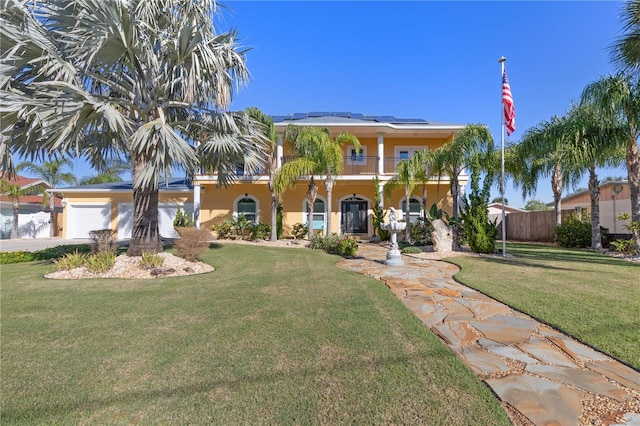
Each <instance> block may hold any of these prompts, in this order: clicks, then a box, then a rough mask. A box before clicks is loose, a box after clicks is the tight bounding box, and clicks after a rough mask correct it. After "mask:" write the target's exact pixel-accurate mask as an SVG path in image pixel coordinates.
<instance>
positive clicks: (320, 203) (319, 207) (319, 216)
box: [302, 198, 327, 231]
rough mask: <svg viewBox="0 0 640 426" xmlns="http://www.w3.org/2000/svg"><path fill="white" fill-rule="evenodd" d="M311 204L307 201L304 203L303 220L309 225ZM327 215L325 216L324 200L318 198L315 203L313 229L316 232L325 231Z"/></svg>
mask: <svg viewBox="0 0 640 426" xmlns="http://www.w3.org/2000/svg"><path fill="white" fill-rule="evenodd" d="M308 206H309V204H308V202H307V201H306V200H305V202H304V206H303V208H304V213H303V215H302V216H303V220H304V223H308V220H309V218H308V213H307V212H308V211H309V208H308ZM326 218H327V216H326V214H325V209H324V200H322V199H320V198H316V201H315V202H314V203H313V229H314V231H322V230H324V229H325V226H326Z"/></svg>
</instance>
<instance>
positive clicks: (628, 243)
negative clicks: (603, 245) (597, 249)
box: [609, 239, 638, 254]
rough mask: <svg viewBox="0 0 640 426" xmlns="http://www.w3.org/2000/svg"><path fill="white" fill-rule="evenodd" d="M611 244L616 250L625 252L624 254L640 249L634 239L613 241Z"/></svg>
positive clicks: (633, 252)
mask: <svg viewBox="0 0 640 426" xmlns="http://www.w3.org/2000/svg"><path fill="white" fill-rule="evenodd" d="M609 246H610V247H612V248H613V250H614V251H617V252H620V253H624V254H637V253H638V250H637V249H636V244H635V242H634V241H633V239H629V240H615V241H611V243H609Z"/></svg>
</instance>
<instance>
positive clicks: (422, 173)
mask: <svg viewBox="0 0 640 426" xmlns="http://www.w3.org/2000/svg"><path fill="white" fill-rule="evenodd" d="M427 152H428V151H426V150H423V151H418V152H416V153H414V154H413V155H412V156H411V158H409V159H408V160H401V161H400V162H399V163H398V165H397V166H396V174H395V175H394V176H393V177H392V178H391V179H390V180H389V181H388V182H387V183H385V184H384V187H383V191H384V194H385V197H386V198H391V194H392V193H393V192H394V191H396V190H397V189H402V190H404V199H405V202H404V217H405V220H406V221H407V227H406V228H405V240H406V241H410V240H411V225H410V224H409V215H410V213H411V208H410V204H411V203H410V201H411V196H412V195H413V193H414V191H415V189H416V187H417V186H418V185H420V184H423V204H424V203H426V181H428V179H429V177H428V173H429V172H428V170H429V168H428V166H427V161H428V157H427ZM423 207H424V206H423ZM425 208H426V207H425ZM425 211H426V210H425Z"/></svg>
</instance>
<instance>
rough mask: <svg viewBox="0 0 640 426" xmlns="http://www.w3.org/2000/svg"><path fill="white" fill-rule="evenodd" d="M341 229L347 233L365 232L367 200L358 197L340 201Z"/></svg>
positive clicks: (366, 227) (366, 228) (366, 230)
mask: <svg viewBox="0 0 640 426" xmlns="http://www.w3.org/2000/svg"><path fill="white" fill-rule="evenodd" d="M341 211H342V224H341V225H342V231H343V232H345V233H347V234H367V233H368V232H369V231H368V220H367V219H368V214H367V202H366V201H364V200H360V199H357V198H355V199H353V198H352V199H349V200H345V201H343V202H342V206H341Z"/></svg>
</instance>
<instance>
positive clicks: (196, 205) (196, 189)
mask: <svg viewBox="0 0 640 426" xmlns="http://www.w3.org/2000/svg"><path fill="white" fill-rule="evenodd" d="M201 189H202V188H201V186H200V184H195V185H193V216H194V217H195V219H196V228H200V193H201Z"/></svg>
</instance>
